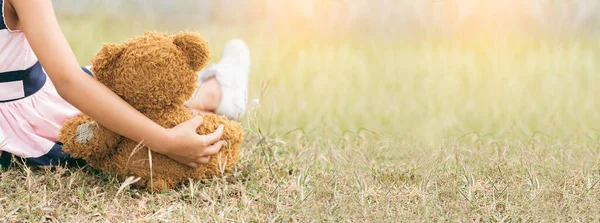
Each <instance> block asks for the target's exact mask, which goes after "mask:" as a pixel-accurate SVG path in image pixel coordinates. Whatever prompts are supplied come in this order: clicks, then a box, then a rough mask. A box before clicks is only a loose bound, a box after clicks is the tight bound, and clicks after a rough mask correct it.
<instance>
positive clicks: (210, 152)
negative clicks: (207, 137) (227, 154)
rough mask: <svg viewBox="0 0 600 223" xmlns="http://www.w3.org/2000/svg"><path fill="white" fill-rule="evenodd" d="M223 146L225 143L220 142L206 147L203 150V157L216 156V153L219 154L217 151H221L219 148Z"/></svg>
mask: <svg viewBox="0 0 600 223" xmlns="http://www.w3.org/2000/svg"><path fill="white" fill-rule="evenodd" d="M223 145H225V141H224V140H221V141H219V142H217V143H215V144H213V145H210V146H208V147H206V149H205V150H204V154H205V157H209V156H213V155H216V154H217V153H219V151H221V147H223Z"/></svg>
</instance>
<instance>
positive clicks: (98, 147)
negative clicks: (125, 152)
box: [58, 114, 123, 159]
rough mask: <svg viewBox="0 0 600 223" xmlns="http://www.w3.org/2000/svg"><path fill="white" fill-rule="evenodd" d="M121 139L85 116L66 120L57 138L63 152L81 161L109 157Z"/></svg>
mask: <svg viewBox="0 0 600 223" xmlns="http://www.w3.org/2000/svg"><path fill="white" fill-rule="evenodd" d="M122 139H123V137H122V136H120V135H118V134H116V133H114V132H112V131H110V130H108V129H106V128H104V127H103V126H101V125H100V124H98V123H97V122H94V121H93V120H92V119H91V118H90V117H88V116H87V115H85V114H80V115H78V116H76V117H74V118H72V119H69V120H67V121H66V122H65V123H64V124H63V126H62V128H61V130H60V133H59V137H58V141H59V142H62V143H63V147H62V148H63V150H64V151H65V152H67V153H69V154H71V156H73V157H75V158H83V159H90V158H92V157H93V158H95V159H102V158H104V157H107V156H109V155H110V154H112V153H113V152H114V151H115V150H116V146H117V145H118V144H119V143H120V142H121V140H122Z"/></svg>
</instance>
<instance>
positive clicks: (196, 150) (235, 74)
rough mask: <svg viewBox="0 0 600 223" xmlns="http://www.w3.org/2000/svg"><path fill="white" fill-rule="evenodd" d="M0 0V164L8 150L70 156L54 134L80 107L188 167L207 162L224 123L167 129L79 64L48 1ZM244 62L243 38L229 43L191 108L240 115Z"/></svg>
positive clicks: (37, 158)
mask: <svg viewBox="0 0 600 223" xmlns="http://www.w3.org/2000/svg"><path fill="white" fill-rule="evenodd" d="M0 4H1V5H2V17H1V18H0V165H2V163H4V165H6V164H7V162H8V161H9V160H10V158H11V156H12V155H15V156H18V157H22V158H25V159H26V160H27V161H28V162H29V163H32V164H37V165H56V164H58V163H61V162H62V163H64V162H65V161H68V160H70V159H71V158H70V157H69V155H68V154H65V153H64V152H63V151H62V149H61V144H60V142H56V139H57V135H58V131H59V129H60V126H61V125H62V123H63V122H64V121H65V120H67V119H68V118H70V117H73V116H75V115H77V114H78V113H79V112H80V111H81V112H84V113H86V114H87V115H89V116H90V117H92V118H93V119H94V120H96V121H97V122H99V123H100V124H102V125H103V126H105V127H107V128H109V129H111V130H112V131H114V132H116V133H118V134H120V135H123V136H125V137H127V138H130V139H132V140H135V141H137V142H140V141H143V142H144V144H145V145H146V146H148V148H150V149H151V150H152V151H155V152H158V153H162V154H165V155H167V156H169V157H171V158H172V159H174V160H176V161H178V162H180V163H182V164H185V165H188V166H190V167H197V166H198V165H200V164H203V163H207V162H208V160H209V158H210V156H211V155H214V154H216V153H218V152H219V150H220V148H221V146H222V145H223V143H224V141H222V140H220V138H221V135H222V134H223V126H220V127H219V128H218V129H217V130H216V131H215V132H213V133H211V134H208V135H197V134H196V131H195V130H196V128H197V127H198V126H199V125H201V124H202V118H201V117H199V116H198V117H195V118H194V119H192V120H189V121H187V122H184V123H182V124H180V125H178V126H176V127H174V128H171V129H165V128H163V127H161V126H159V125H158V124H156V123H154V122H152V121H151V120H150V119H148V118H146V117H145V116H144V115H142V114H141V113H139V112H138V111H137V110H135V109H133V108H132V107H131V106H129V104H127V103H126V102H124V101H123V100H122V99H121V98H120V97H119V96H117V95H116V94H114V93H113V92H112V91H110V90H109V89H108V88H106V87H105V86H104V85H102V84H100V83H99V82H97V81H96V80H95V79H93V78H92V77H91V76H90V75H88V74H91V73H89V70H87V69H86V68H80V67H79V65H78V62H77V60H76V59H75V56H74V54H73V52H72V51H71V49H70V48H69V45H68V43H67V41H66V39H65V37H64V35H63V34H62V32H61V30H60V27H59V25H58V22H57V20H56V17H55V15H54V9H53V7H52V1H51V0H0ZM249 66H250V59H249V52H248V48H247V47H246V45H245V43H244V42H243V41H241V40H234V41H230V42H229V43H228V44H227V46H226V47H225V52H224V56H223V58H222V59H221V61H219V63H217V64H215V65H213V66H211V67H209V68H207V69H205V70H204V71H202V72H200V73H199V84H200V87H199V88H198V90H197V91H196V93H195V94H194V97H192V98H191V99H190V100H189V101H188V102H187V105H188V107H190V108H192V109H195V110H201V111H204V112H216V113H219V114H222V115H226V116H228V117H229V118H232V119H239V118H240V117H241V116H242V115H243V113H244V111H245V109H246V101H247V89H248V88H247V85H248V72H249ZM42 67H43V68H42ZM86 73H88V74H86ZM2 142H3V143H4V145H2V144H3V143H2Z"/></svg>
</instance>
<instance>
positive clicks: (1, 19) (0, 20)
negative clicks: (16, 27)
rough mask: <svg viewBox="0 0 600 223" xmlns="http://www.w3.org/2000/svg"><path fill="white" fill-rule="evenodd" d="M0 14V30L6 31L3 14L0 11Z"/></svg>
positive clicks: (2, 0) (0, 2)
mask: <svg viewBox="0 0 600 223" xmlns="http://www.w3.org/2000/svg"><path fill="white" fill-rule="evenodd" d="M3 6H4V0H0V7H3ZM0 14H2V15H1V16H0V30H3V29H7V28H6V23H4V12H3V11H0Z"/></svg>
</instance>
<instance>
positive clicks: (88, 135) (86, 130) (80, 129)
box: [75, 122, 97, 144]
mask: <svg viewBox="0 0 600 223" xmlns="http://www.w3.org/2000/svg"><path fill="white" fill-rule="evenodd" d="M96 127H97V126H96V123H95V122H87V123H83V124H81V125H79V126H77V132H76V133H75V141H76V142H77V143H79V144H86V143H88V142H89V141H91V140H92V138H94V128H96Z"/></svg>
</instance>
